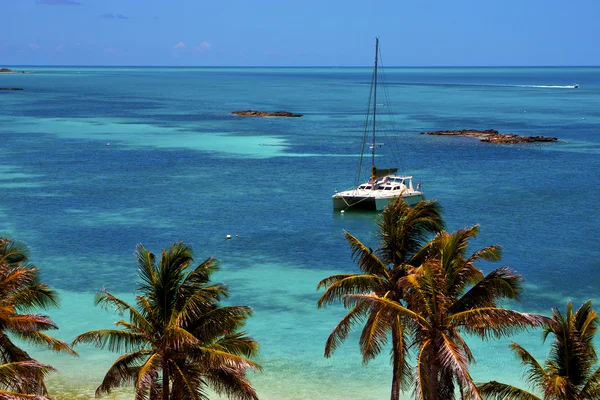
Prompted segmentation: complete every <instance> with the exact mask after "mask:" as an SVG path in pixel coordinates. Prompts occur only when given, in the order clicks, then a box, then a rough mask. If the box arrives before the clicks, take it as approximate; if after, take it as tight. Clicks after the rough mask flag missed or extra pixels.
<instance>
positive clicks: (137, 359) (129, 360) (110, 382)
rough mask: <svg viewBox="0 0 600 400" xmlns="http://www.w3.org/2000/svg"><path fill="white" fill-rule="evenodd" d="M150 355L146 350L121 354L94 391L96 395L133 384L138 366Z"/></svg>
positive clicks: (136, 376)
mask: <svg viewBox="0 0 600 400" xmlns="http://www.w3.org/2000/svg"><path fill="white" fill-rule="evenodd" d="M150 355H151V352H150V351H148V350H142V351H136V352H133V353H127V354H123V355H122V356H120V357H119V358H117V359H116V360H115V362H114V363H113V364H112V365H111V366H110V367H109V369H108V371H107V372H106V374H105V375H104V378H103V379H102V383H101V384H100V386H98V388H97V389H96V395H97V396H99V395H100V394H103V393H106V394H108V393H110V392H111V391H112V390H113V389H116V388H118V387H120V386H123V385H127V384H134V383H135V382H136V380H137V379H138V373H139V370H140V365H142V364H143V363H144V360H146V359H147V358H148V357H149V356H150Z"/></svg>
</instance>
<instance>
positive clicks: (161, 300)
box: [73, 242, 261, 400]
mask: <svg viewBox="0 0 600 400" xmlns="http://www.w3.org/2000/svg"><path fill="white" fill-rule="evenodd" d="M135 255H136V258H137V262H138V275H139V277H140V278H141V284H140V286H139V288H138V290H137V291H136V296H135V306H134V305H130V304H128V303H127V302H125V301H124V300H121V299H119V298H117V297H115V296H113V295H111V294H110V293H109V292H107V291H102V292H101V293H99V294H98V295H97V297H96V304H99V305H102V306H105V307H112V308H114V307H116V308H117V309H118V310H119V311H121V312H127V313H128V314H129V318H128V320H120V321H118V322H116V326H117V327H118V328H119V329H106V330H94V331H90V332H86V333H83V334H81V335H79V336H77V337H76V338H75V339H74V341H73V344H78V343H92V344H94V345H96V346H97V347H100V348H105V347H106V348H108V349H109V350H111V351H115V352H118V353H121V355H120V356H119V357H118V358H117V360H116V361H115V362H114V363H113V365H112V366H111V367H110V368H109V370H108V372H107V373H106V375H105V377H104V380H103V381H102V383H101V384H100V386H99V387H98V389H97V390H96V394H97V395H101V394H103V393H110V392H111V391H112V390H113V389H115V388H117V387H120V386H123V385H126V384H133V386H134V387H135V394H136V397H135V398H136V399H152V400H154V399H163V400H169V399H205V398H207V394H206V389H207V387H210V388H211V389H212V390H214V391H216V392H217V393H218V394H224V395H227V396H228V397H229V398H232V399H243V400H246V399H249V400H250V399H256V398H257V395H256V392H255V390H254V389H253V388H252V386H251V385H250V382H249V381H248V379H247V377H246V372H247V371H248V370H260V369H261V367H260V366H259V365H258V364H257V363H255V362H253V361H251V360H250V358H251V357H255V356H256V355H257V354H258V343H257V342H256V341H255V340H254V339H252V338H251V337H249V336H247V335H246V334H245V332H241V331H239V329H240V328H241V327H242V326H243V325H244V323H245V321H246V319H247V318H248V317H250V316H251V314H252V310H251V309H250V308H249V307H244V306H228V307H223V306H220V305H219V302H220V300H221V299H222V298H223V297H227V296H228V290H227V288H226V287H225V286H224V285H223V284H219V283H217V284H211V283H210V276H211V274H212V273H213V272H215V271H216V270H217V262H216V260H215V259H213V258H208V259H207V260H205V261H204V262H202V263H200V264H199V265H198V266H196V267H191V265H192V262H193V253H192V249H191V247H190V246H189V245H187V244H184V243H182V242H179V243H175V244H172V245H171V246H169V247H168V248H167V249H166V250H163V252H162V254H161V257H160V260H156V257H155V256H154V254H153V253H151V252H150V251H148V250H147V249H146V248H145V247H144V246H143V245H138V247H137V249H136V253H135Z"/></svg>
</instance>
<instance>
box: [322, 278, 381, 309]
mask: <svg viewBox="0 0 600 400" xmlns="http://www.w3.org/2000/svg"><path fill="white" fill-rule="evenodd" d="M338 276H339V275H338ZM383 285H384V281H383V280H382V278H381V277H379V276H377V275H372V274H364V275H348V276H346V277H344V278H342V279H338V280H336V281H335V282H333V283H332V284H331V285H330V286H329V287H328V288H327V289H325V292H323V294H322V295H321V298H320V299H319V301H318V303H317V306H318V307H319V308H321V307H323V306H325V305H329V304H333V303H336V302H339V301H341V300H343V299H344V296H346V295H349V294H358V293H369V292H372V291H376V290H377V289H378V288H380V287H382V286H383Z"/></svg>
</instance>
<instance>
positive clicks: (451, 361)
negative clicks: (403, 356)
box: [437, 332, 481, 399]
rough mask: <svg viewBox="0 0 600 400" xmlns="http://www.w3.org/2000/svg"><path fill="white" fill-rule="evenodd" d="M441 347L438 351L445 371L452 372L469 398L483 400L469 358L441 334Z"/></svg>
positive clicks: (452, 341)
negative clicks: (471, 372) (470, 367)
mask: <svg viewBox="0 0 600 400" xmlns="http://www.w3.org/2000/svg"><path fill="white" fill-rule="evenodd" d="M441 339H442V342H441V346H440V347H439V348H438V349H437V352H438V354H439V357H438V360H439V362H440V365H441V367H442V369H443V370H446V371H451V374H452V375H453V376H454V377H456V380H457V381H458V383H459V385H460V386H461V387H462V388H463V389H464V390H466V393H467V394H468V396H469V398H471V399H481V397H480V396H479V393H478V392H477V387H476V386H475V383H474V382H473V379H472V378H471V375H470V374H469V364H468V362H467V356H466V355H465V353H464V352H463V351H461V348H460V347H459V346H458V345H457V344H456V343H455V342H454V340H453V339H452V338H451V337H449V336H448V335H446V334H445V333H443V332H442V333H441Z"/></svg>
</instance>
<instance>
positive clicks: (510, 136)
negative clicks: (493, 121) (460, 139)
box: [421, 129, 558, 144]
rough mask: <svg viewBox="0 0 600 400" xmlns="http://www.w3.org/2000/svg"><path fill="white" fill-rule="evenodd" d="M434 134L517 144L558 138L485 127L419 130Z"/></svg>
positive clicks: (554, 140)
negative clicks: (525, 134) (479, 128)
mask: <svg viewBox="0 0 600 400" xmlns="http://www.w3.org/2000/svg"><path fill="white" fill-rule="evenodd" d="M425 133H427V135H436V136H473V137H478V138H479V140H480V141H482V142H487V143H498V144H518V143H533V142H556V141H557V140H558V138H555V137H548V136H519V135H517V134H515V133H499V132H498V131H497V130H495V129H486V130H483V131H478V130H476V129H461V130H450V131H434V132H421V134H422V135H424V134H425Z"/></svg>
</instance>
